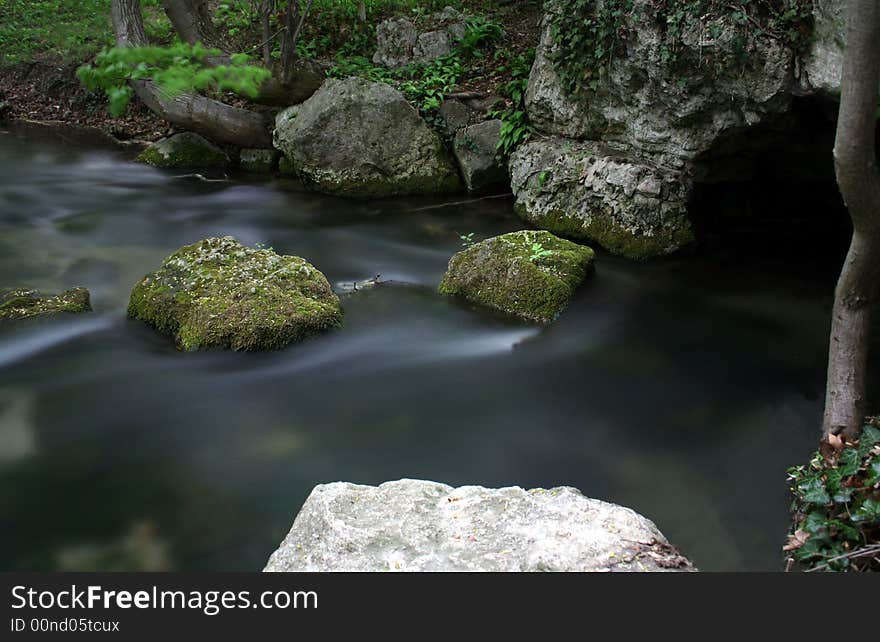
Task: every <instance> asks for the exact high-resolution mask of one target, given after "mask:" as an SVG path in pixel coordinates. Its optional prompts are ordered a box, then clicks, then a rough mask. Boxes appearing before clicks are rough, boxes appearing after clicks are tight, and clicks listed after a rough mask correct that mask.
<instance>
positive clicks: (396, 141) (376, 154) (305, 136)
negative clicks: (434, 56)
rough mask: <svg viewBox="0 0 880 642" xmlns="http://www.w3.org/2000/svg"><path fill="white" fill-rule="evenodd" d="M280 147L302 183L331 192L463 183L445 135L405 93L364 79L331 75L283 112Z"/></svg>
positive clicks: (420, 189)
mask: <svg viewBox="0 0 880 642" xmlns="http://www.w3.org/2000/svg"><path fill="white" fill-rule="evenodd" d="M275 146H276V147H277V148H278V149H279V150H281V152H283V153H284V155H285V156H286V157H287V159H288V160H289V161H290V164H291V166H292V167H293V169H294V170H295V171H296V173H297V175H298V176H299V178H300V180H302V182H303V183H304V184H305V185H306V186H307V187H309V188H311V189H314V190H316V191H319V192H325V193H328V194H338V195H340V196H350V197H358V198H370V197H381V196H393V195H400V194H433V193H443V192H449V191H453V190H456V189H458V188H459V187H460V181H459V178H458V173H457V172H456V171H455V168H454V167H453V165H452V163H451V161H450V159H449V157H448V155H447V153H446V151H445V150H444V148H443V145H442V143H441V141H440V138H439V137H438V136H437V134H436V133H435V132H434V131H433V130H432V129H431V128H430V127H428V125H427V124H426V123H425V121H424V120H422V118H421V116H419V113H418V112H417V111H416V110H415V108H413V107H412V105H410V104H409V103H408V102H407V101H406V99H405V98H404V96H403V94H401V93H400V92H399V91H397V90H396V89H394V88H393V87H390V86H389V85H386V84H384V83H374V82H370V81H367V80H364V79H362V78H346V79H345V80H335V79H328V80H327V81H326V82H325V83H324V84H323V85H322V86H321V89H319V90H318V91H317V92H316V93H315V95H314V96H312V97H311V98H309V99H308V100H307V101H306V102H304V103H303V104H302V105H298V106H296V107H291V108H289V109H286V110H284V111H283V112H281V113H280V114H279V115H278V117H277V119H276V123H275Z"/></svg>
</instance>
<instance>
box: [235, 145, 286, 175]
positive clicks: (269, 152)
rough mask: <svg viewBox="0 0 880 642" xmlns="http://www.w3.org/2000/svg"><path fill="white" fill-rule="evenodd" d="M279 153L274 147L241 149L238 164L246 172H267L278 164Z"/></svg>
mask: <svg viewBox="0 0 880 642" xmlns="http://www.w3.org/2000/svg"><path fill="white" fill-rule="evenodd" d="M279 155H280V154H279V153H278V152H276V151H275V150H274V149H243V150H241V153H240V154H239V157H238V164H239V166H240V167H241V168H242V169H243V170H244V171H246V172H253V173H255V174H269V173H271V172H272V170H274V169H275V167H276V166H277V165H278V156H279Z"/></svg>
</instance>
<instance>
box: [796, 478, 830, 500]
mask: <svg viewBox="0 0 880 642" xmlns="http://www.w3.org/2000/svg"><path fill="white" fill-rule="evenodd" d="M798 488H799V490H800V492H801V494H802V496H803V499H804V501H805V502H807V503H809V504H828V503H830V502H831V497H830V496H829V495H828V491H826V490H825V485H824V484H823V483H822V480H820V479H816V478H813V479H810V480H808V481H806V482H804V483H803V484H801V485H800V486H799V487H798Z"/></svg>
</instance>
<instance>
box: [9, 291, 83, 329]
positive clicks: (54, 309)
mask: <svg viewBox="0 0 880 642" xmlns="http://www.w3.org/2000/svg"><path fill="white" fill-rule="evenodd" d="M89 299H90V297H89V291H88V290H87V289H86V288H73V289H72V290H67V291H65V292H62V293H61V294H54V295H51V294H50V295H46V294H40V293H39V292H37V291H36V290H29V289H26V288H19V289H16V290H8V291H5V292H0V322H3V321H15V320H18V319H29V318H32V317H42V316H51V315H54V314H59V313H61V312H67V313H71V314H76V313H79V312H89V311H91V309H92V305H91V302H90V300H89Z"/></svg>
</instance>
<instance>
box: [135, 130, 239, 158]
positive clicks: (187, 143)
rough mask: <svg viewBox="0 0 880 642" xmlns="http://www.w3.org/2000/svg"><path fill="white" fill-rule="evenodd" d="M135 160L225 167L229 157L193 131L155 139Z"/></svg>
mask: <svg viewBox="0 0 880 642" xmlns="http://www.w3.org/2000/svg"><path fill="white" fill-rule="evenodd" d="M137 160H139V161H140V162H142V163H147V164H149V165H153V166H155V167H226V166H227V165H228V164H229V158H228V157H227V156H226V154H225V153H224V152H223V150H222V149H220V148H219V147H217V146H216V145H215V144H214V143H212V142H211V141H209V140H208V139H207V138H204V137H203V136H200V135H198V134H195V133H193V132H183V133H181V134H174V135H173V136H169V137H168V138H163V139H162V140H159V141H156V142H155V143H153V144H152V145H150V146H149V147H147V149H145V150H144V151H143V152H141V153H140V155H138V157H137Z"/></svg>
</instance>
